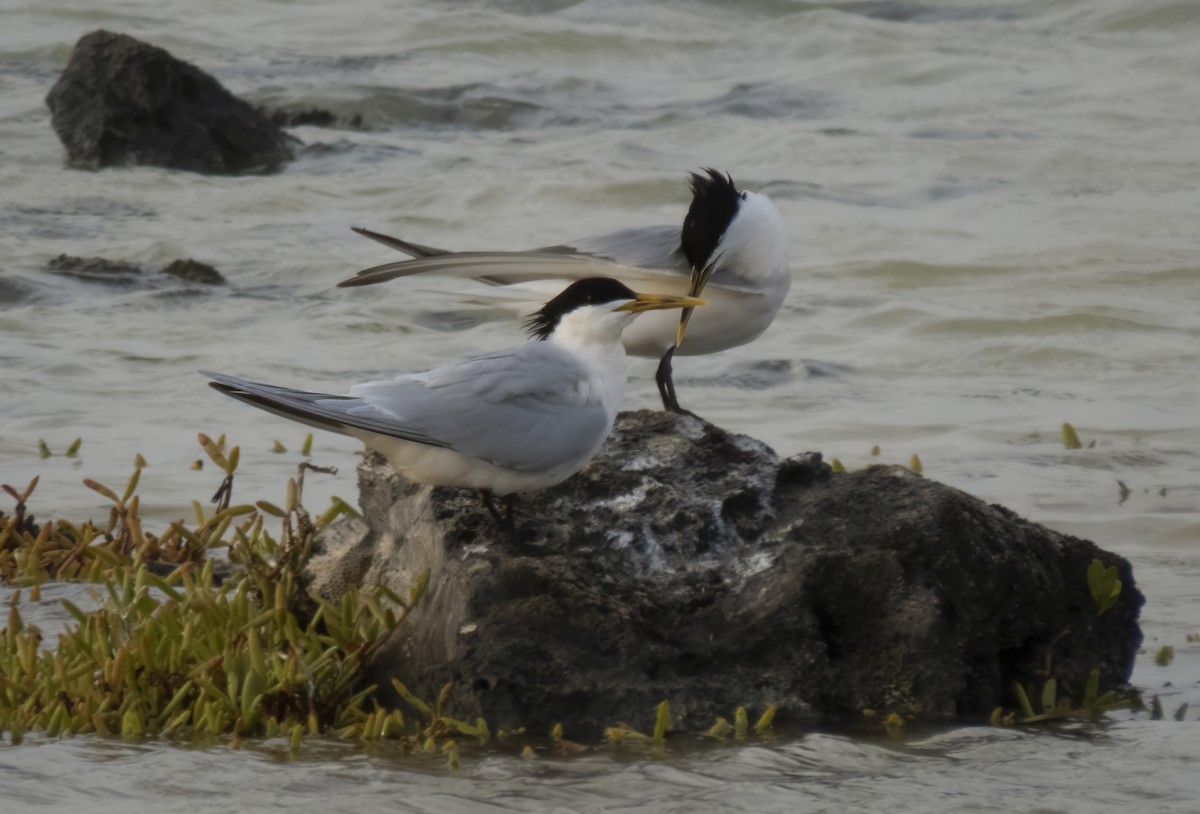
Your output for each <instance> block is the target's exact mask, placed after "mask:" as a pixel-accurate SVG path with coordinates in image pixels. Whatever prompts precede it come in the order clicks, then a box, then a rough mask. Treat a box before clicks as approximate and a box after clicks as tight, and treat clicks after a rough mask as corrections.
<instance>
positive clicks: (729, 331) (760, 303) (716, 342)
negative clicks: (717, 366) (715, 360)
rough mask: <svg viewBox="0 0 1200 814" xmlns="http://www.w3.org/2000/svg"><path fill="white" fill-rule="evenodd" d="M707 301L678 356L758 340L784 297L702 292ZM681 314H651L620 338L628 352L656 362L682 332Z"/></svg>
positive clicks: (690, 323) (715, 291) (707, 351)
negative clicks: (679, 332)
mask: <svg viewBox="0 0 1200 814" xmlns="http://www.w3.org/2000/svg"><path fill="white" fill-rule="evenodd" d="M700 296H701V298H702V299H705V300H707V301H708V304H707V305H703V306H701V307H699V308H697V309H696V310H695V311H694V312H692V319H691V321H690V322H689V323H688V329H687V333H686V334H684V337H683V344H682V345H680V346H679V350H677V351H676V352H675V353H676V355H678V356H697V355H700V354H705V353H716V352H717V351H722V350H727V349H729V348H736V347H737V346H738V345H744V344H746V343H747V342H750V341H752V340H754V339H757V338H758V336H759V335H760V334H762V332H763V331H765V330H766V329H767V326H769V325H770V324H771V321H772V320H773V319H775V314H776V312H778V311H779V306H780V305H781V304H782V301H783V298H782V297H775V296H770V295H752V294H729V293H726V292H721V291H719V290H717V289H709V290H707V291H705V292H704V293H702V294H701V295H700ZM679 313H680V312H679V311H676V310H664V311H648V312H646V313H644V314H642V315H641V316H639V317H638V318H637V320H636V321H635V322H634V323H633V324H632V325H630V326H629V327H628V328H626V329H625V333H624V334H623V335H622V337H621V339H622V342H623V343H624V345H625V352H626V353H628V354H630V355H632V356H649V357H651V358H654V359H657V358H658V357H660V356H662V355H663V354H664V353H666V352H667V349H668V348H670V347H671V346H672V345H674V344H675V335H676V332H677V331H678V329H679Z"/></svg>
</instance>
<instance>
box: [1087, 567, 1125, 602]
mask: <svg viewBox="0 0 1200 814" xmlns="http://www.w3.org/2000/svg"><path fill="white" fill-rule="evenodd" d="M1087 580H1088V588H1089V589H1090V590H1091V592H1092V601H1093V602H1095V603H1096V615H1097V616H1099V615H1100V614H1102V613H1104V612H1105V611H1106V610H1108V609H1109V608H1111V607H1112V606H1113V605H1115V604H1116V602H1117V599H1118V597H1120V596H1121V580H1120V579H1119V578H1118V577H1117V566H1115V565H1110V566H1108V567H1107V568H1106V567H1105V566H1104V563H1102V562H1100V560H1092V563H1091V565H1089V566H1088V572H1087Z"/></svg>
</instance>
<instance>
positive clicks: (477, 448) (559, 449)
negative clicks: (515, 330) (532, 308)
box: [350, 342, 611, 471]
mask: <svg viewBox="0 0 1200 814" xmlns="http://www.w3.org/2000/svg"><path fill="white" fill-rule="evenodd" d="M410 381H417V382H419V383H420V385H421V386H420V387H419V388H414V387H413V386H412V385H411V384H410V383H409V381H405V380H399V381H396V382H388V381H379V382H370V383H367V384H362V385H358V386H357V387H354V388H352V389H351V391H350V392H351V394H352V395H353V396H355V397H357V398H359V399H360V400H361V401H362V403H363V404H364V405H366V406H368V407H369V408H370V409H371V410H372V411H373V412H375V413H378V414H384V415H390V416H393V417H394V418H395V420H397V421H399V422H401V423H403V424H404V425H406V426H411V427H415V428H418V429H419V430H420V431H421V432H423V433H425V434H426V435H428V436H431V437H434V438H438V439H441V440H443V441H445V442H446V443H447V445H448V446H449V447H450V448H451V449H454V450H455V451H457V452H461V453H463V454H464V455H469V456H471V457H474V458H479V459H481V460H485V461H489V462H491V463H495V464H497V465H499V466H504V467H507V468H510V469H515V470H517V471H547V470H553V469H557V468H560V467H569V466H573V465H577V464H578V462H579V461H580V460H581V459H586V458H588V457H590V456H591V455H592V454H593V453H594V452H595V451H596V449H597V448H598V447H599V446H600V444H602V443H603V441H604V438H605V437H606V436H607V435H608V431H609V429H611V417H610V416H609V414H608V411H607V410H606V409H605V408H604V404H603V402H602V401H601V399H600V396H599V394H598V393H595V392H593V391H592V390H591V386H590V381H591V379H590V377H589V376H588V374H587V371H586V370H585V369H584V367H583V365H582V364H581V363H580V362H579V361H578V360H577V359H576V358H575V357H574V356H572V355H569V354H568V353H566V352H564V351H562V350H561V349H560V348H557V347H556V346H554V345H551V344H550V343H545V342H530V343H529V344H527V345H523V346H520V347H517V348H511V349H508V350H503V351H496V352H493V353H485V354H479V355H476V356H470V357H466V358H464V359H461V360H459V361H456V362H452V363H450V364H447V365H443V366H441V367H438V368H434V369H433V370H431V371H429V372H428V373H423V374H418V375H416V376H413V377H412V379H411V380H410Z"/></svg>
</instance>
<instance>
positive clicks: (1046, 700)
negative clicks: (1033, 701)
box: [1042, 678, 1058, 713]
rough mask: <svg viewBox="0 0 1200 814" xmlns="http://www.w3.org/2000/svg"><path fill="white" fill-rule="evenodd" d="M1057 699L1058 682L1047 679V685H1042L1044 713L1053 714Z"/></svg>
mask: <svg viewBox="0 0 1200 814" xmlns="http://www.w3.org/2000/svg"><path fill="white" fill-rule="evenodd" d="M1057 698H1058V682H1057V681H1055V680H1054V679H1053V678H1048V679H1046V683H1045V684H1043V685H1042V712H1047V713H1049V712H1053V711H1054V702H1055V700H1057Z"/></svg>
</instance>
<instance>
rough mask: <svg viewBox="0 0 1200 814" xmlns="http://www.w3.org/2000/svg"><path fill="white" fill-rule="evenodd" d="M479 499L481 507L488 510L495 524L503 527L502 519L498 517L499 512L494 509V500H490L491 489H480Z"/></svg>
mask: <svg viewBox="0 0 1200 814" xmlns="http://www.w3.org/2000/svg"><path fill="white" fill-rule="evenodd" d="M479 499H480V500H482V501H483V507H484V508H485V509H487V510H488V514H490V515H491V516H492V519H493V520H495V521H496V526H497V527H498V528H504V519H503V518H502V517H500V512H498V511H496V501H494V500H492V490H491V489H480V490H479Z"/></svg>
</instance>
